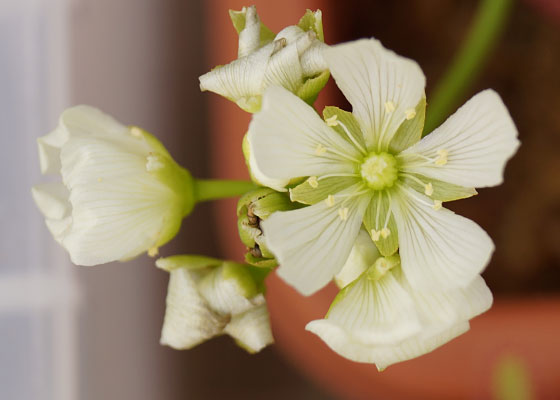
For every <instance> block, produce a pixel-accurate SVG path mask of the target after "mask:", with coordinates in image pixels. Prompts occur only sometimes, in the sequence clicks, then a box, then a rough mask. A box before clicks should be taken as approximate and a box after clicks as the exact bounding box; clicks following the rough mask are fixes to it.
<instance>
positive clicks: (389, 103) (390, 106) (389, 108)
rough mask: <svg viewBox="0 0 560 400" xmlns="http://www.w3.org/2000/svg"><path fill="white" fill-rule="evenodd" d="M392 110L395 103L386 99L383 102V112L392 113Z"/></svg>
mask: <svg viewBox="0 0 560 400" xmlns="http://www.w3.org/2000/svg"><path fill="white" fill-rule="evenodd" d="M393 111H395V103H393V102H392V101H387V102H386V103H385V112H388V113H392V112H393Z"/></svg>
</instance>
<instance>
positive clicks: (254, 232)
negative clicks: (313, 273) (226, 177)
mask: <svg viewBox="0 0 560 400" xmlns="http://www.w3.org/2000/svg"><path fill="white" fill-rule="evenodd" d="M298 207H299V205H298V204H296V203H292V202H291V201H290V197H289V196H288V194H287V193H285V192H284V193H281V192H276V191H274V190H273V189H269V188H259V189H256V190H253V191H251V192H249V193H247V194H245V195H244V196H243V197H241V198H240V199H239V202H238V203H237V217H238V220H237V228H238V230H239V237H240V238H241V241H242V242H243V243H244V244H245V245H246V246H247V250H248V252H247V254H245V261H246V262H248V263H249V264H251V265H255V266H258V267H270V268H272V267H275V266H276V265H277V263H276V260H275V259H274V255H273V254H272V253H271V252H270V250H269V249H268V247H267V245H266V241H265V236H264V234H263V231H262V230H261V226H260V224H261V221H263V220H265V219H267V218H268V217H269V216H270V214H272V213H273V212H275V211H287V210H293V209H295V208H298Z"/></svg>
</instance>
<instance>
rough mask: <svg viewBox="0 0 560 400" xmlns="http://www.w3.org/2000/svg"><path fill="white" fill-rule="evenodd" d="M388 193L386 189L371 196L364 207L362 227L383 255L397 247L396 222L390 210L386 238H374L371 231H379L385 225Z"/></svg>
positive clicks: (387, 254)
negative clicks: (368, 202)
mask: <svg viewBox="0 0 560 400" xmlns="http://www.w3.org/2000/svg"><path fill="white" fill-rule="evenodd" d="M388 193H389V192H388V191H378V192H377V193H376V194H375V195H374V196H373V198H372V199H371V202H370V204H369V206H368V207H367V208H366V212H365V214H364V219H363V222H364V227H365V228H366V230H367V232H368V233H369V235H370V237H371V239H372V240H373V243H375V245H376V246H377V249H378V250H379V252H380V253H381V255H383V256H384V257H389V256H392V255H393V254H395V252H396V251H397V250H398V248H399V235H398V232H397V224H396V222H395V217H394V216H393V213H392V212H391V216H390V217H389V222H388V224H387V228H388V229H389V231H390V234H389V235H388V236H387V237H386V238H384V237H382V236H380V237H379V238H377V240H374V236H373V233H372V231H373V230H375V231H380V230H381V229H383V227H384V226H385V219H386V217H387V213H388V212H389V208H390V201H389V195H388ZM378 215H379V217H378ZM376 221H377V222H376Z"/></svg>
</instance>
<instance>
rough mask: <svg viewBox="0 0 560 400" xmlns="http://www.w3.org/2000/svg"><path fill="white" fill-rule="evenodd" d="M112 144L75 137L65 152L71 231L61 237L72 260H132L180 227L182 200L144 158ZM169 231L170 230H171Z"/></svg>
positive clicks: (81, 262)
mask: <svg viewBox="0 0 560 400" xmlns="http://www.w3.org/2000/svg"><path fill="white" fill-rule="evenodd" d="M126 150H127V149H125V148H123V147H122V144H121V143H119V142H118V141H117V142H113V141H112V140H109V139H108V138H106V139H101V138H90V137H76V138H71V139H70V140H69V141H68V142H67V143H66V144H65V146H64V148H63V149H62V152H61V160H62V171H61V173H62V178H63V181H64V183H65V185H66V186H67V187H68V189H69V190H70V192H71V194H70V203H71V204H72V217H73V221H72V228H71V230H70V231H69V232H68V234H67V236H66V237H65V238H64V239H63V245H64V247H66V249H67V250H68V252H69V253H70V256H71V258H72V261H73V262H74V263H75V264H78V265H96V264H102V263H106V262H109V261H115V260H124V259H128V258H131V257H134V256H136V255H138V254H140V253H142V252H143V251H146V250H147V249H149V248H150V247H152V246H154V245H156V244H158V240H159V238H160V235H161V234H162V229H163V228H164V226H165V227H166V231H167V226H174V227H175V228H176V229H178V227H179V224H180V221H181V202H180V199H177V197H176V194H175V193H174V192H173V191H172V190H171V189H170V188H169V187H168V186H166V185H165V184H163V183H162V182H160V181H159V180H158V179H156V178H155V177H154V176H153V175H151V174H150V173H148V172H147V171H146V158H145V157H142V156H139V155H137V154H134V153H131V152H128V151H126ZM169 229H171V228H169Z"/></svg>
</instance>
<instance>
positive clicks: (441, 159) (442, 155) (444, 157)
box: [434, 149, 449, 165]
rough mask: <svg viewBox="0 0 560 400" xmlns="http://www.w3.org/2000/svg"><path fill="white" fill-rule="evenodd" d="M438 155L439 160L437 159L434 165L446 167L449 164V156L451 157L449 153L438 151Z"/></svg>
mask: <svg viewBox="0 0 560 400" xmlns="http://www.w3.org/2000/svg"><path fill="white" fill-rule="evenodd" d="M437 155H438V158H436V160H435V161H434V163H435V164H436V165H445V164H447V156H448V155H449V152H448V151H447V150H445V149H439V150H438V151H437Z"/></svg>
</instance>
